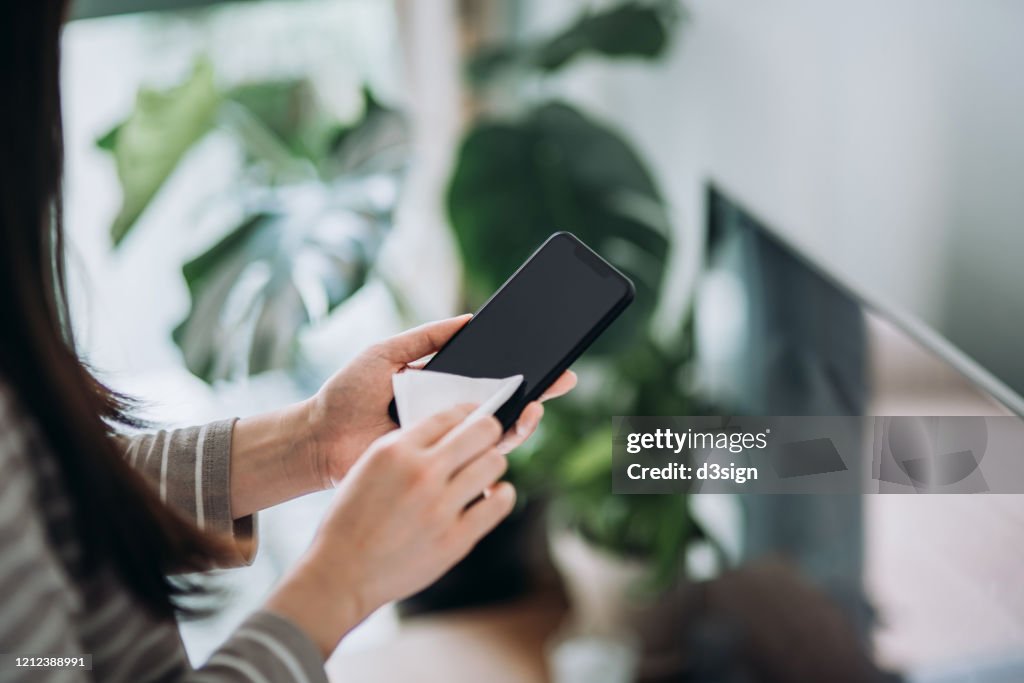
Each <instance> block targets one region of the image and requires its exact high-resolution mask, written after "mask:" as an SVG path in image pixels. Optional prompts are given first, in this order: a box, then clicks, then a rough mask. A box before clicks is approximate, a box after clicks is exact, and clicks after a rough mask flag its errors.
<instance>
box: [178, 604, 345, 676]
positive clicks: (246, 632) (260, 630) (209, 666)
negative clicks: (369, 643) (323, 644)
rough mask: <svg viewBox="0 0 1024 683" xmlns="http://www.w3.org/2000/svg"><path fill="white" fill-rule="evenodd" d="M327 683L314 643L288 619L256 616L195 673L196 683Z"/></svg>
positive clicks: (268, 613) (257, 613)
mask: <svg viewBox="0 0 1024 683" xmlns="http://www.w3.org/2000/svg"><path fill="white" fill-rule="evenodd" d="M235 680H238V681H251V682H252V683H279V682H285V681H287V683H327V674H326V673H325V672H324V661H323V657H322V656H321V655H320V651H319V650H318V649H317V647H316V645H314V644H313V641H312V640H310V639H309V637H308V636H307V635H306V634H305V632H303V631H302V630H300V629H299V628H298V627H297V626H295V625H294V624H293V623H292V622H290V621H288V620H287V619H285V618H283V617H280V616H278V615H276V614H273V613H272V612H266V611H261V612H256V613H255V614H253V615H252V616H250V617H249V618H248V619H246V620H245V621H244V622H243V623H242V625H241V626H239V627H238V629H237V630H236V631H235V632H234V634H232V636H231V637H230V638H229V639H228V641H227V642H226V643H224V645H223V646H221V647H220V649H218V650H217V651H216V652H215V653H213V655H212V656H211V657H210V659H209V661H207V662H206V664H205V666H203V667H201V668H200V669H198V670H197V671H196V677H195V681H196V683H199V682H200V681H206V682H207V683H214V682H217V683H219V682H220V681H235Z"/></svg>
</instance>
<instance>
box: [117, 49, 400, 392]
mask: <svg viewBox="0 0 1024 683" xmlns="http://www.w3.org/2000/svg"><path fill="white" fill-rule="evenodd" d="M213 131H222V132H227V133H228V134H229V135H230V136H231V137H232V138H233V139H234V140H235V142H236V143H237V145H238V146H239V148H240V149H241V151H242V154H243V162H242V164H241V168H240V171H239V174H238V177H237V178H235V179H234V182H233V183H232V185H231V189H230V191H229V193H230V195H231V196H230V197H228V198H225V199H229V200H230V201H231V202H232V203H233V204H234V205H235V207H236V208H237V213H238V214H240V216H241V217H240V220H239V221H238V223H237V224H236V225H234V226H226V229H225V230H224V233H223V235H222V236H221V238H220V239H219V240H217V241H216V243H215V244H213V245H212V246H210V247H209V248H207V249H206V250H205V251H203V252H202V253H201V254H199V255H198V256H196V257H195V258H193V259H190V260H189V261H188V262H187V263H185V264H184V266H183V267H182V274H183V276H184V278H185V281H186V284H187V285H188V290H189V296H190V300H191V307H190V310H189V313H188V315H187V317H186V318H185V320H183V321H182V322H181V324H180V325H179V326H178V327H177V328H176V329H175V330H174V333H173V337H174V341H175V343H177V345H178V346H179V347H180V348H181V351H182V354H183V356H184V360H185V364H186V366H187V367H188V369H189V370H190V371H191V372H192V373H194V374H195V375H196V376H198V377H200V378H202V379H204V380H206V381H207V382H213V381H215V380H217V379H222V378H227V377H233V376H238V375H246V374H257V373H259V372H263V371H266V370H271V369H280V368H289V367H291V366H292V364H293V363H294V361H295V349H296V343H295V342H296V339H297V337H298V334H299V332H300V331H301V329H302V328H304V327H305V326H307V325H310V324H312V323H315V322H317V321H318V320H320V319H322V318H323V317H325V316H326V315H327V314H329V313H330V312H331V311H332V310H334V308H335V307H337V306H338V305H339V304H341V303H342V302H343V301H345V300H346V299H347V298H348V297H350V296H351V295H352V294H353V293H355V292H356V291H357V290H358V289H359V288H360V287H362V285H363V284H364V283H365V282H366V281H367V279H368V278H369V277H370V276H371V274H372V273H373V267H374V263H375V261H376V258H377V253H378V251H379V249H380V246H381V243H382V242H383V239H384V236H385V235H386V233H387V231H388V228H389V227H390V225H391V219H392V212H393V209H394V206H395V203H396V198H397V195H398V191H399V185H400V181H401V177H402V171H403V169H404V165H405V160H406V155H407V132H406V125H405V121H404V119H403V117H402V116H400V115H399V114H398V113H397V112H395V111H393V110H392V109H389V108H387V107H385V106H383V105H382V104H381V103H380V102H378V101H377V100H376V99H375V98H374V97H373V95H372V94H371V93H370V91H369V90H364V92H363V108H362V112H361V113H360V115H359V116H358V117H357V118H356V119H355V120H353V121H350V122H344V121H339V120H338V119H337V118H335V117H334V116H333V115H332V114H331V113H330V112H329V111H328V110H327V109H326V108H325V107H323V106H322V105H321V104H320V100H319V98H318V97H317V95H316V92H315V91H314V89H313V87H312V85H311V84H310V83H309V82H308V81H306V80H303V79H292V80H272V81H266V82H257V83H244V84H241V85H235V86H231V87H225V86H222V85H219V84H218V83H217V80H216V78H215V74H214V69H213V67H212V65H211V64H210V63H209V62H208V61H206V60H200V61H199V62H197V64H196V66H195V69H194V70H193V72H192V73H191V75H190V76H189V77H188V78H187V79H185V81H184V82H182V83H181V84H179V85H177V86H175V87H172V88H168V89H165V90H152V89H148V88H143V89H142V90H140V91H139V93H138V97H137V99H136V104H135V108H134V110H133V111H132V112H131V113H130V115H129V116H128V118H127V119H126V120H124V121H123V122H121V123H119V124H118V125H116V126H115V127H114V128H113V129H111V130H110V132H108V133H107V134H106V135H104V136H102V137H101V138H100V139H99V140H98V141H97V144H98V145H99V146H100V147H101V148H102V149H105V150H107V151H109V152H110V153H111V155H112V156H113V158H114V160H115V162H116V165H117V172H118V178H119V180H120V183H121V188H122V195H123V199H122V204H121V209H120V211H119V212H118V214H117V216H116V218H115V219H114V221H113V223H112V225H111V229H110V235H111V240H112V242H113V244H114V246H115V247H118V246H120V245H121V244H122V243H123V241H124V239H125V238H126V237H127V236H128V235H129V234H130V233H131V232H132V230H133V228H134V227H135V226H136V225H137V224H138V221H139V218H140V217H141V216H142V215H143V214H144V212H145V210H146V208H147V207H148V206H149V204H150V203H151V201H152V200H153V198H154V197H155V196H156V195H157V193H158V192H159V191H160V189H161V188H162V187H163V186H164V185H165V184H166V182H167V181H168V179H169V178H170V177H171V176H172V174H173V173H174V172H175V170H176V169H177V168H178V167H179V166H180V165H181V162H182V161H183V159H185V158H186V156H187V154H188V153H189V152H190V150H192V149H193V148H194V147H195V146H196V145H197V144H199V143H200V142H201V141H202V140H203V139H204V138H205V137H206V136H207V135H209V134H210V133H211V132H213Z"/></svg>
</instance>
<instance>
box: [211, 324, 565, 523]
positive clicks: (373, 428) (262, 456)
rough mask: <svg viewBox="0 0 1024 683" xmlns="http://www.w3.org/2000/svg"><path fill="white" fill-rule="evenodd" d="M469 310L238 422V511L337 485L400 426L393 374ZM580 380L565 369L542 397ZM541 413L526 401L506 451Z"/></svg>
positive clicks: (438, 343) (438, 341)
mask: <svg viewBox="0 0 1024 683" xmlns="http://www.w3.org/2000/svg"><path fill="white" fill-rule="evenodd" d="M471 317H472V316H469V315H463V316H459V317H457V318H450V319H448V320H441V321H439V322H434V323H428V324H426V325H421V326H420V327H417V328H414V329H412V330H409V331H407V332H403V333H402V334H399V335H397V336H395V337H391V338H390V339H387V340H385V341H383V342H381V343H379V344H375V345H374V346H371V347H370V348H368V349H367V350H366V351H363V352H362V353H361V354H359V355H358V356H357V357H356V358H355V359H353V360H352V362H351V363H349V364H348V365H346V366H345V367H344V368H342V369H341V370H340V371H338V372H337V373H336V374H335V375H334V376H333V377H331V378H330V379H329V380H327V382H326V383H325V384H324V386H323V387H322V388H321V389H320V391H318V392H317V393H316V395H315V396H313V397H312V398H310V399H308V400H306V401H303V402H301V403H296V404H294V405H291V406H288V407H287V408H284V409H282V410H277V411H274V412H271V413H266V414H263V415H257V416H254V417H247V418H245V419H242V420H239V421H238V422H237V423H235V429H234V433H233V437H232V441H231V510H232V514H233V515H234V516H235V517H236V518H238V517H244V516H245V515H249V514H252V513H253V512H257V511H259V510H263V509H265V508H268V507H271V506H273V505H277V504H278V503H282V502H284V501H286V500H290V499H292V498H295V497H297V496H301V495H304V494H306V493H312V492H313V491H319V490H322V489H325V488H330V487H331V486H337V485H338V483H339V482H340V481H341V480H342V478H343V477H344V476H345V474H346V473H347V472H348V471H349V470H350V469H351V468H352V466H353V464H354V463H355V462H356V460H358V459H359V457H360V456H361V455H362V454H363V453H364V452H365V451H366V449H367V448H369V446H370V444H371V443H373V442H374V441H375V440H376V439H378V438H379V437H381V436H383V435H384V434H387V433H388V432H392V431H394V430H395V423H394V422H392V421H391V418H390V417H389V416H388V403H390V402H391V398H392V396H393V395H394V394H393V391H392V388H391V376H392V375H394V374H395V373H396V372H401V371H403V370H406V369H407V368H410V367H416V366H417V365H418V364H422V359H423V358H424V357H425V356H428V355H430V354H432V353H435V352H436V351H437V350H438V349H440V348H441V347H442V346H444V345H445V343H446V342H447V341H448V340H449V339H450V338H451V336H452V335H453V334H455V333H456V332H457V331H458V330H459V328H461V327H462V326H463V325H465V324H466V322H467V321H469V319H470V318H471ZM575 385H576V375H574V374H573V373H572V372H571V371H570V372H566V373H565V374H563V375H562V376H561V377H560V378H559V379H558V380H557V381H556V382H555V383H554V384H553V385H552V386H551V388H550V389H548V391H547V393H546V394H545V395H544V396H543V397H542V398H541V400H542V401H543V400H546V399H548V398H553V397H555V396H560V395H562V394H564V393H566V392H567V391H569V390H570V389H572V388H573V387H574V386H575ZM543 415H544V408H543V406H541V402H540V401H534V402H532V403H530V404H529V405H527V406H526V408H525V409H524V410H523V413H522V415H521V416H520V417H519V421H518V423H517V424H516V427H515V429H513V430H510V431H509V432H508V433H507V434H506V435H505V437H504V438H503V439H502V441H501V444H500V446H499V448H500V450H502V451H503V452H505V453H507V452H509V451H511V450H512V449H513V448H515V447H516V446H518V445H519V444H521V443H522V442H523V441H525V440H526V439H527V438H528V437H529V436H530V434H532V433H533V430H534V429H536V428H537V423H539V422H540V418H541V417H542V416H543Z"/></svg>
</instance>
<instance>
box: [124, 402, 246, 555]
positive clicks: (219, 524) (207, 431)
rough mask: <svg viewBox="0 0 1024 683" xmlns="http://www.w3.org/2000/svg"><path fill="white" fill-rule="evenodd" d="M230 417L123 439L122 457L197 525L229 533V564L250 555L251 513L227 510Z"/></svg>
mask: <svg viewBox="0 0 1024 683" xmlns="http://www.w3.org/2000/svg"><path fill="white" fill-rule="evenodd" d="M234 425H235V420H222V421H220V422H212V423H210V424H208V425H203V426H201V427H186V428H184V429H171V430H160V431H158V432H155V433H152V434H140V435H138V436H134V437H132V438H130V439H127V440H125V457H126V458H127V460H128V462H129V463H130V464H131V465H132V467H134V468H135V469H137V470H138V471H139V472H141V473H142V474H143V476H145V477H146V479H148V480H149V481H150V482H151V483H152V484H153V486H154V487H155V488H156V490H157V491H158V492H159V493H160V498H161V499H162V500H163V501H164V502H165V503H167V504H168V505H170V506H171V507H173V508H175V509H176V510H178V512H180V513H182V514H184V515H186V516H188V517H191V518H192V519H194V520H195V522H196V524H197V525H198V526H199V528H201V529H205V530H208V531H212V532H214V533H220V534H230V535H231V536H232V537H233V538H234V539H235V547H236V548H237V549H238V554H237V557H236V558H234V562H233V564H236V565H238V564H249V563H251V562H252V559H253V557H254V556H255V554H256V541H257V533H256V532H257V525H256V516H255V515H249V516H247V517H242V518H240V519H234V516H233V515H232V513H231V432H232V430H233V429H234Z"/></svg>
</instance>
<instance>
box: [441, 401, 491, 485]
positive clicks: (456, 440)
mask: <svg viewBox="0 0 1024 683" xmlns="http://www.w3.org/2000/svg"><path fill="white" fill-rule="evenodd" d="M501 432H502V429H501V423H500V422H498V420H497V419H495V418H494V417H493V416H491V415H485V416H484V417H481V418H478V419H474V420H473V421H472V422H469V423H464V424H462V425H460V426H459V427H457V428H455V429H452V430H451V431H450V432H448V434H446V435H445V436H444V438H442V439H440V440H439V441H438V442H437V443H436V444H434V447H433V449H432V450H433V456H434V457H436V458H437V459H438V460H441V461H442V462H443V464H442V465H441V469H443V470H444V471H446V472H447V473H448V476H451V475H452V474H454V473H455V472H457V471H458V470H460V469H461V468H462V467H463V465H465V464H467V463H468V462H469V461H470V460H473V459H474V458H476V457H477V456H479V455H480V454H482V453H483V452H485V451H486V450H488V449H489V448H491V447H493V446H495V445H496V444H497V443H498V440H499V439H500V438H501Z"/></svg>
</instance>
